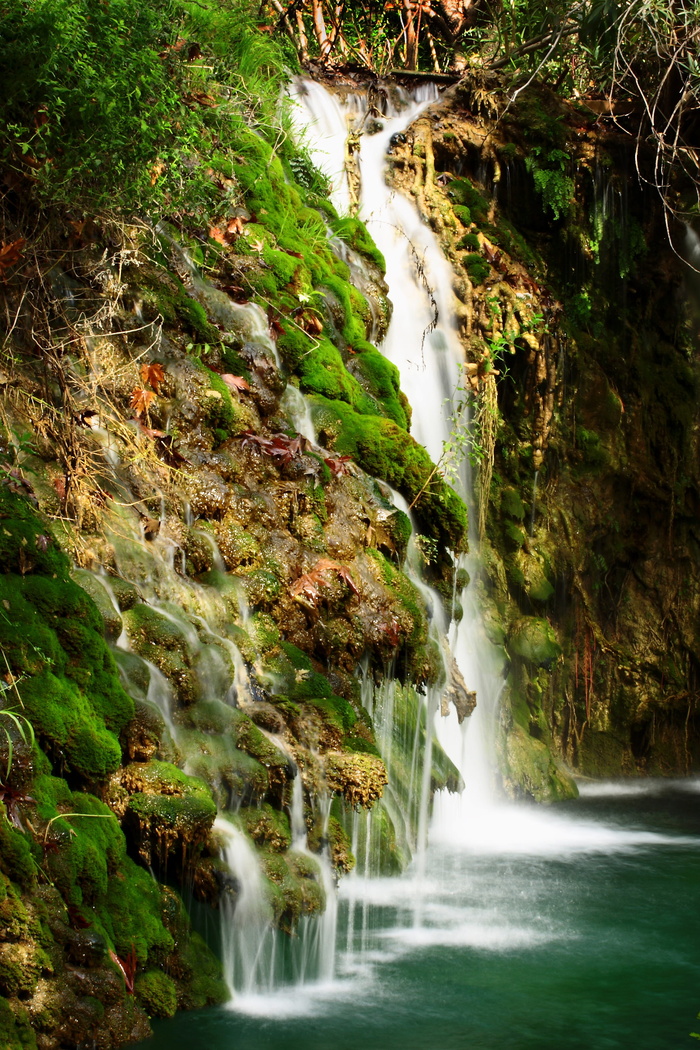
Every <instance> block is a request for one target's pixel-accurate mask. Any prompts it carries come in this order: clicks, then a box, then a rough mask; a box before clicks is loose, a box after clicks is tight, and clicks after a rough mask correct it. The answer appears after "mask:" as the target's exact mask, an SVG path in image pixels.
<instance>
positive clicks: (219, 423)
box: [202, 366, 242, 444]
mask: <svg viewBox="0 0 700 1050" xmlns="http://www.w3.org/2000/svg"><path fill="white" fill-rule="evenodd" d="M202 367H203V369H204V371H205V372H206V375H207V378H208V380H209V385H210V387H211V389H212V390H213V391H214V393H216V394H218V395H219V397H210V398H208V401H209V412H208V414H207V423H208V425H209V426H210V427H211V429H212V430H213V431H215V432H216V431H222V432H223V434H224V437H223V438H222V439H221V440H219V442H218V443H219V444H221V443H222V441H225V440H226V438H227V437H229V436H230V435H231V434H237V433H238V432H239V430H241V428H242V423H241V413H240V411H239V409H238V407H237V406H236V404H235V403H234V400H233V398H232V397H231V391H230V390H229V388H228V387H227V386H226V384H225V383H224V381H223V380H222V378H221V376H220V375H219V374H218V372H212V370H211V369H210V368H205V367H204V366H202Z"/></svg>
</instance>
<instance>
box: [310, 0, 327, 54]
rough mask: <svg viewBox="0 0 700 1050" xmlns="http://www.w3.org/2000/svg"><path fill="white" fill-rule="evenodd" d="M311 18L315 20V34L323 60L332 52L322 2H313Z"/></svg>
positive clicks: (317, 0)
mask: <svg viewBox="0 0 700 1050" xmlns="http://www.w3.org/2000/svg"><path fill="white" fill-rule="evenodd" d="M311 16H312V18H313V23H314V34H315V36H316V41H317V43H318V47H319V51H320V52H321V58H325V57H326V56H327V54H328V52H329V51H330V46H331V45H330V42H329V40H328V31H327V29H326V20H325V18H324V17H323V3H322V0H311Z"/></svg>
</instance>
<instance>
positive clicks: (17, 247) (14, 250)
mask: <svg viewBox="0 0 700 1050" xmlns="http://www.w3.org/2000/svg"><path fill="white" fill-rule="evenodd" d="M26 243H27V239H26V237H19V238H18V239H17V240H16V241H11V242H10V243H9V244H3V245H2V247H1V248H0V270H9V269H10V267H11V266H16V265H17V263H18V262H19V261H20V260H21V258H22V249H23V248H24V246H25V244H26Z"/></svg>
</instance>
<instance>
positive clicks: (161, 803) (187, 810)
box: [121, 761, 216, 863]
mask: <svg viewBox="0 0 700 1050" xmlns="http://www.w3.org/2000/svg"><path fill="white" fill-rule="evenodd" d="M121 782H122V785H123V786H124V787H125V788H126V790H127V791H129V792H130V796H129V801H128V803H127V807H126V814H125V818H124V820H125V827H126V828H127V829H128V830H129V832H130V834H131V835H132V836H133V838H134V841H135V842H136V844H137V848H138V850H139V854H140V856H142V857H143V858H144V860H145V861H146V862H147V863H151V860H152V851H153V850H154V848H155V849H156V850H157V853H156V857H157V858H158V859H160V860H161V863H163V861H164V859H165V857H167V854H168V852H169V851H170V850H171V849H172V848H173V846H174V845H175V844H176V843H177V844H178V845H179V846H180V848H181V850H183V851H186V850H190V851H191V850H192V849H193V848H194V847H196V846H197V845H199V844H200V843H202V842H203V841H204V840H205V839H206V838H207V835H208V834H209V832H210V830H211V828H212V825H213V823H214V819H215V817H216V803H215V802H214V800H213V798H212V796H211V789H210V788H209V787H208V785H206V784H205V783H204V782H203V781H201V780H199V779H197V778H196V777H191V776H188V775H187V774H186V773H183V771H182V770H181V769H178V768H177V767H176V766H173V765H171V764H170V763H169V762H159V761H151V762H145V763H140V762H135V763H132V764H131V765H129V766H126V767H125V769H124V771H123V772H122V774H121Z"/></svg>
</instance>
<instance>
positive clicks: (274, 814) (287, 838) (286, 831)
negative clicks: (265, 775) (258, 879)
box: [237, 802, 292, 853]
mask: <svg viewBox="0 0 700 1050" xmlns="http://www.w3.org/2000/svg"><path fill="white" fill-rule="evenodd" d="M237 819H238V821H239V823H240V825H241V827H242V828H243V830H244V831H245V833H246V834H247V835H248V837H249V838H251V839H252V840H253V842H254V843H255V845H256V846H258V848H259V849H267V850H272V851H273V852H274V853H283V852H284V851H285V850H287V849H289V847H290V846H291V844H292V833H291V831H290V828H289V818H288V817H287V814H286V813H283V812H281V811H280V810H279V809H273V807H272V806H271V805H270V804H269V802H263V803H262V805H260V806H258V807H256V808H251V809H246V808H243V809H240V810H239V811H238V818H237Z"/></svg>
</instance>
